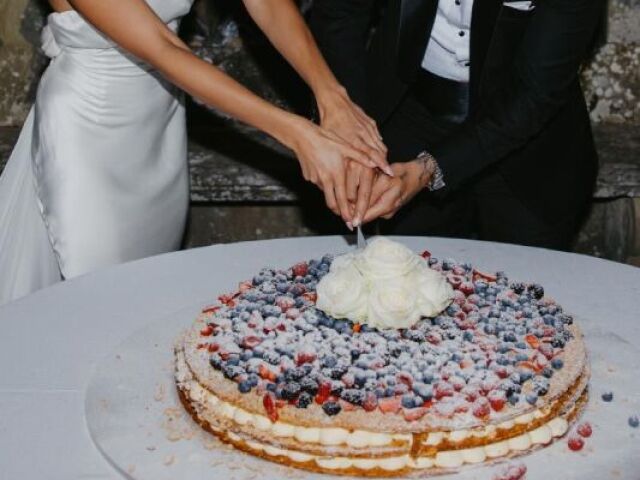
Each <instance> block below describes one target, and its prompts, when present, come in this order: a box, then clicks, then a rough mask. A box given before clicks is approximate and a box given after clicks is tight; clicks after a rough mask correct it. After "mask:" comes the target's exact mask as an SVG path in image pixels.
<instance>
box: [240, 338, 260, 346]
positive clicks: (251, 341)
mask: <svg viewBox="0 0 640 480" xmlns="http://www.w3.org/2000/svg"><path fill="white" fill-rule="evenodd" d="M260 343H262V339H260V337H256V336H255V335H247V336H246V337H244V338H243V339H242V342H241V345H242V346H243V347H244V348H255V347H257V346H258V345H260Z"/></svg>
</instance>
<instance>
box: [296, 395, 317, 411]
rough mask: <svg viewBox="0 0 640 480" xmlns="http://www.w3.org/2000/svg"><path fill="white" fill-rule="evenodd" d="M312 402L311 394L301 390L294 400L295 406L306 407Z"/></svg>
mask: <svg viewBox="0 0 640 480" xmlns="http://www.w3.org/2000/svg"><path fill="white" fill-rule="evenodd" d="M311 402H313V396H312V395H311V394H309V393H307V392H302V393H301V394H300V396H298V400H297V401H296V407H297V408H307V407H308V406H309V405H311Z"/></svg>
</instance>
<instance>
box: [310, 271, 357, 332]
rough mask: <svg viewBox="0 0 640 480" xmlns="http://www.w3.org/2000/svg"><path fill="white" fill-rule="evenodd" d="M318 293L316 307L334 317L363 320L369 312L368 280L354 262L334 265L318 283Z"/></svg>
mask: <svg viewBox="0 0 640 480" xmlns="http://www.w3.org/2000/svg"><path fill="white" fill-rule="evenodd" d="M336 260H337V259H336ZM334 263H335V260H334ZM316 293H317V294H318V299H317V301H316V307H317V308H319V309H320V310H322V311H323V312H325V313H328V314H329V315H331V316H332V317H335V318H348V319H349V320H353V321H362V320H363V319H364V318H365V316H366V314H367V295H368V286H367V282H366V280H365V278H364V277H363V276H362V274H361V273H360V272H359V271H358V269H357V268H356V267H355V265H353V264H351V265H346V264H345V265H342V266H341V267H339V268H336V269H334V268H333V266H332V267H331V271H330V272H329V273H327V274H326V275H325V276H324V277H323V278H322V280H320V283H318V286H317V287H316Z"/></svg>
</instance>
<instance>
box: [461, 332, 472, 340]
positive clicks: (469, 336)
mask: <svg viewBox="0 0 640 480" xmlns="http://www.w3.org/2000/svg"><path fill="white" fill-rule="evenodd" d="M462 339H463V340H464V341H466V342H472V341H473V332H472V331H471V330H466V331H465V332H464V333H463V334H462Z"/></svg>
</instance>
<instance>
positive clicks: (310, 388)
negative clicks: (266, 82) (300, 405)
mask: <svg viewBox="0 0 640 480" xmlns="http://www.w3.org/2000/svg"><path fill="white" fill-rule="evenodd" d="M300 388H302V390H304V391H305V392H309V393H310V394H311V395H315V394H316V393H318V382H316V381H315V380H314V379H313V378H311V377H305V378H303V379H302V380H301V381H300Z"/></svg>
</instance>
